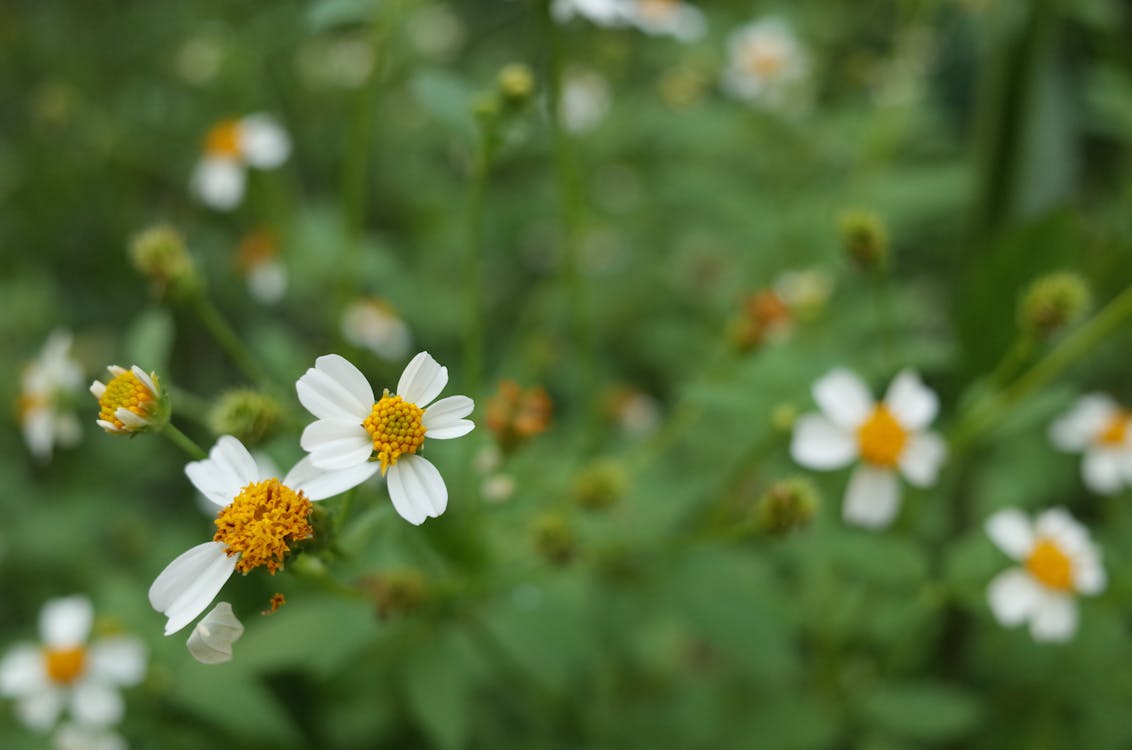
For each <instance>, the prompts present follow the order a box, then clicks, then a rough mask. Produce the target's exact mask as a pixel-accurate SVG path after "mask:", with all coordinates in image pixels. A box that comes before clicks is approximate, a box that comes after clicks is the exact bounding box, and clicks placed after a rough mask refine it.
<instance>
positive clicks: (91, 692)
mask: <svg viewBox="0 0 1132 750" xmlns="http://www.w3.org/2000/svg"><path fill="white" fill-rule="evenodd" d="M125 709H126V707H125V704H124V703H123V701H122V696H121V695H120V694H119V693H118V691H117V690H115V689H114V688H112V687H109V686H107V685H100V684H98V683H97V682H82V683H79V684H78V685H75V687H74V688H73V689H72V690H71V715H72V716H74V718H75V720H76V721H78V722H79V723H80V724H90V725H93V726H96V727H106V726H110V725H111V724H117V723H118V722H119V721H121V720H122V715H123V714H124V713H125Z"/></svg>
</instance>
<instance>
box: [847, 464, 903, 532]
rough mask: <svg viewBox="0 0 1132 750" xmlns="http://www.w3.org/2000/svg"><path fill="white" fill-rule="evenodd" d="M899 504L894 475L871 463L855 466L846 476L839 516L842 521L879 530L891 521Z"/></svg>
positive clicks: (897, 485) (898, 490) (898, 486)
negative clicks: (870, 464) (847, 483)
mask: <svg viewBox="0 0 1132 750" xmlns="http://www.w3.org/2000/svg"><path fill="white" fill-rule="evenodd" d="M899 507H900V484H899V483H898V482H897V479H896V474H895V473H893V472H891V471H888V470H886V469H877V468H874V467H872V466H863V465H862V466H858V467H857V468H856V469H854V470H853V475H852V476H851V477H850V478H849V486H848V487H847V488H846V490H845V504H844V506H843V507H842V509H841V516H842V518H844V519H845V523H848V524H853V525H855V526H863V527H865V528H867V529H880V528H884V527H885V526H888V525H889V524H890V523H892V519H893V518H895V517H896V512H897V510H898V509H899Z"/></svg>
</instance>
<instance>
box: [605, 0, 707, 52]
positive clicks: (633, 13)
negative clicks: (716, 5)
mask: <svg viewBox="0 0 1132 750" xmlns="http://www.w3.org/2000/svg"><path fill="white" fill-rule="evenodd" d="M625 13H626V15H627V17H628V19H629V22H630V23H631V24H633V25H634V26H636V27H637V28H638V29H640V30H641V31H643V32H645V33H646V34H652V35H654V36H660V35H668V36H672V37H675V38H676V39H679V40H680V41H682V42H694V41H696V40H697V39H700V38H701V37H703V35H704V33H705V32H706V31H707V23H706V21H705V20H704V14H703V11H701V10H700V9H699V8H697V7H696V6H694V5H692V4H690V3H685V2H681V0H629V1H628V4H627V6H626V11H625Z"/></svg>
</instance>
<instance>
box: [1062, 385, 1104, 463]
mask: <svg viewBox="0 0 1132 750" xmlns="http://www.w3.org/2000/svg"><path fill="white" fill-rule="evenodd" d="M1118 410H1119V407H1118V406H1117V404H1116V402H1115V401H1113V400H1112V399H1111V398H1110V397H1108V396H1106V395H1105V394H1103V393H1089V394H1086V395H1084V396H1082V397H1081V398H1079V399H1077V403H1076V404H1074V405H1073V408H1072V409H1070V410H1069V413H1067V414H1066V415H1065V416H1063V417H1061V418H1060V419H1057V420H1055V421H1054V422H1053V424H1051V425H1050V428H1049V438H1050V441H1051V442H1052V443H1053V444H1054V445H1055V446H1056V447H1057V448H1059V449H1061V450H1063V451H1067V452H1070V453H1076V452H1077V451H1081V450H1084V449H1085V447H1086V446H1088V445H1089V444H1090V443H1092V442H1093V439H1094V438H1096V436H1097V435H1098V434H1100V433H1101V432H1102V431H1103V430H1104V429H1105V427H1106V426H1108V424H1109V422H1110V421H1111V420H1112V418H1113V417H1115V416H1116V415H1117V412H1118Z"/></svg>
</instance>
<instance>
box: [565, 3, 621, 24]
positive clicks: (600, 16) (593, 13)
mask: <svg viewBox="0 0 1132 750" xmlns="http://www.w3.org/2000/svg"><path fill="white" fill-rule="evenodd" d="M550 12H551V14H552V15H553V16H554V20H556V21H558V23H566V22H567V21H570V20H571V19H573V18H574V17H575V16H581V17H582V18H585V19H586V20H587V21H592V22H593V23H596V24H597V25H598V26H624V25H626V23H628V20H629V5H628V2H627V0H554V2H553V3H551V6H550Z"/></svg>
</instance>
